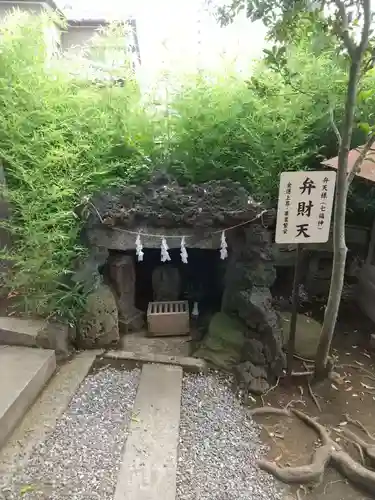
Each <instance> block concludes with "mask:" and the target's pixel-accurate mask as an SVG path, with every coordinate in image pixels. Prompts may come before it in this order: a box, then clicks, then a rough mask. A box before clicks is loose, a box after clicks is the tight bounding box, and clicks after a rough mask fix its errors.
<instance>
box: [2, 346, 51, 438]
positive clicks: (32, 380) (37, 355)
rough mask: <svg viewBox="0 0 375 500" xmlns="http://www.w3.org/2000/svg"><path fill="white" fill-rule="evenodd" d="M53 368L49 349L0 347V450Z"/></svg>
mask: <svg viewBox="0 0 375 500" xmlns="http://www.w3.org/2000/svg"><path fill="white" fill-rule="evenodd" d="M55 369H56V358H55V353H54V351H52V350H45V349H33V348H28V347H14V346H0V381H1V384H0V448H1V446H2V445H3V444H4V443H5V441H6V440H7V438H8V436H9V435H10V434H11V432H12V431H13V430H14V428H15V427H16V426H17V424H18V423H19V421H20V420H21V419H22V417H23V416H24V415H25V413H26V412H27V410H28V408H29V407H30V406H31V405H32V403H34V401H35V399H36V398H37V396H38V394H39V393H40V391H41V390H42V389H43V387H44V385H45V384H46V382H47V381H48V380H49V379H50V377H51V376H52V374H53V373H54V371H55Z"/></svg>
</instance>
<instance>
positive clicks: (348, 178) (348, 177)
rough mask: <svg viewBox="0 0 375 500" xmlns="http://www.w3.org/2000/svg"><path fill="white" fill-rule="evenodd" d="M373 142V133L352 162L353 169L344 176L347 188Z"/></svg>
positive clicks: (374, 137)
mask: <svg viewBox="0 0 375 500" xmlns="http://www.w3.org/2000/svg"><path fill="white" fill-rule="evenodd" d="M374 142H375V132H372V133H371V135H370V137H369V138H368V139H367V142H366V144H365V145H364V146H363V148H362V149H361V152H360V154H359V156H358V158H357V159H356V161H355V162H354V165H353V168H352V169H351V171H350V172H348V173H347V175H346V182H347V186H348V187H349V186H350V184H351V183H352V180H353V179H354V177H355V175H356V174H357V173H358V172H359V171H360V170H361V166H362V163H363V162H364V160H365V159H366V156H367V154H368V153H369V151H370V149H371V147H372V145H373V144H374Z"/></svg>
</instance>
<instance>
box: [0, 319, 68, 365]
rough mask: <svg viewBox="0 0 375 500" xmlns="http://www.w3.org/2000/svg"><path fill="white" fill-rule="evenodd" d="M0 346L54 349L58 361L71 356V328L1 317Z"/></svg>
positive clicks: (46, 322) (41, 321) (40, 321)
mask: <svg viewBox="0 0 375 500" xmlns="http://www.w3.org/2000/svg"><path fill="white" fill-rule="evenodd" d="M0 345H8V346H23V347H43V348H44V349H53V350H54V351H55V353H56V356H57V358H58V359H65V358H67V357H68V355H69V327H68V325H65V324H63V323H58V322H51V321H47V320H38V319H31V318H16V317H8V316H0Z"/></svg>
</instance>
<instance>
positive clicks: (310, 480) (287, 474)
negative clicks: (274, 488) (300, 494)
mask: <svg viewBox="0 0 375 500" xmlns="http://www.w3.org/2000/svg"><path fill="white" fill-rule="evenodd" d="M330 458H331V445H326V446H321V447H319V448H317V450H316V451H315V453H314V457H313V460H312V462H311V464H309V465H301V466H299V467H279V466H277V465H276V464H274V463H272V462H268V461H267V460H259V461H258V466H259V468H260V469H262V470H264V471H266V472H269V473H270V474H272V475H274V476H275V477H276V478H277V479H279V480H280V481H282V482H283V483H287V484H309V485H314V484H320V483H321V481H322V479H323V475H324V469H325V467H326V465H327V463H328V461H329V460H330Z"/></svg>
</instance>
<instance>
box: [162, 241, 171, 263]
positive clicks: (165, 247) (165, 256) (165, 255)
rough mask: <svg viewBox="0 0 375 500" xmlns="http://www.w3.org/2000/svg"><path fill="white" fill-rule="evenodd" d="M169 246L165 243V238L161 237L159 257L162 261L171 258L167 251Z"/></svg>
mask: <svg viewBox="0 0 375 500" xmlns="http://www.w3.org/2000/svg"><path fill="white" fill-rule="evenodd" d="M168 250H169V247H168V245H167V240H166V239H165V238H164V237H163V238H162V240H161V245H160V251H161V252H160V258H161V261H162V262H167V261H168V260H171V258H170V256H169V253H168Z"/></svg>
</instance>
